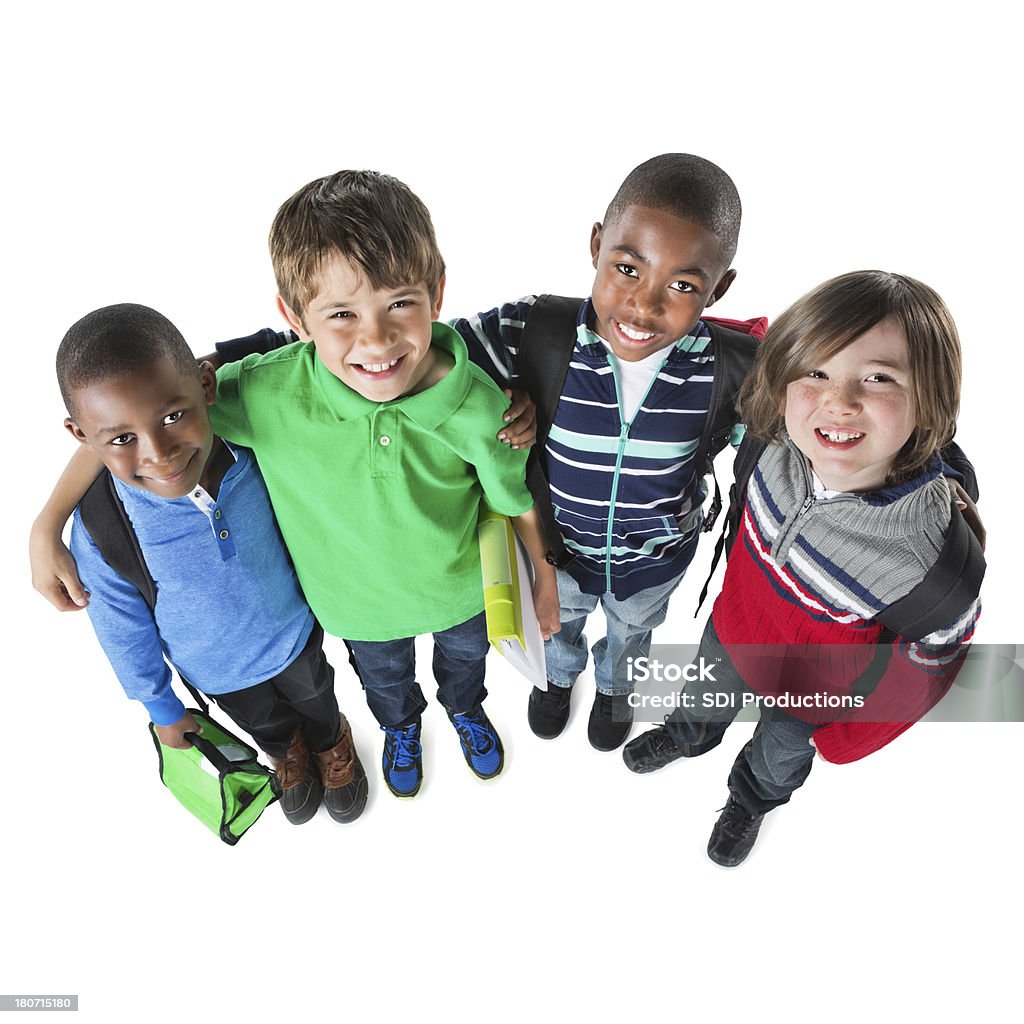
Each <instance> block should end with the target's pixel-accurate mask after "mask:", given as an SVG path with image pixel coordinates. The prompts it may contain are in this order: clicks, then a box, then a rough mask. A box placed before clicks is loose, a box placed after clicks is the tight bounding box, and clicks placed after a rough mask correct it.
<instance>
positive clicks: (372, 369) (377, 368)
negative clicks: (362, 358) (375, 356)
mask: <svg viewBox="0 0 1024 1024" xmlns="http://www.w3.org/2000/svg"><path fill="white" fill-rule="evenodd" d="M397 362H398V360H397V359H392V360H391V362H390V363H360V364H359V365H360V366H361V367H362V368H363V369H364V370H367V371H368V372H369V373H383V372H384V371H385V370H390V369H391V367H392V366H394V365H395V363H397Z"/></svg>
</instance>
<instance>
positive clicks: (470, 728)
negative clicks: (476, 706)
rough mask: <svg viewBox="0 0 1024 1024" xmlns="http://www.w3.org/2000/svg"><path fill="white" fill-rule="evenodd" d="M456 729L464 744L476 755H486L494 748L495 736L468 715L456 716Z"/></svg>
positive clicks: (486, 727)
mask: <svg viewBox="0 0 1024 1024" xmlns="http://www.w3.org/2000/svg"><path fill="white" fill-rule="evenodd" d="M455 729H456V731H457V732H458V734H459V737H460V738H461V739H462V742H463V743H465V744H466V746H467V747H469V749H470V750H472V751H473V753H474V754H486V753H487V752H488V751H490V750H492V749H493V748H494V736H493V734H492V733H491V730H490V728H489V727H488V726H486V725H484V724H483V723H482V722H480V721H479V720H478V719H476V718H470V717H468V716H467V715H456V716H455Z"/></svg>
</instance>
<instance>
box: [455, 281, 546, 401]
mask: <svg viewBox="0 0 1024 1024" xmlns="http://www.w3.org/2000/svg"><path fill="white" fill-rule="evenodd" d="M536 298H537V296H536V295H527V296H526V297H525V298H522V299H518V300H517V301H516V302H506V303H505V304H504V305H502V306H497V307H495V308H494V309H492V310H490V311H489V312H487V313H477V314H476V316H471V317H464V318H460V319H456V320H449V321H448V324H449V326H450V327H454V328H455V330H457V331H458V332H459V334H460V335H462V340H463V341H465V343H466V347H467V348H468V349H469V358H470V359H471V360H472V361H473V362H474V363H476V365H477V366H479V367H480V369H481V370H483V371H484V372H485V373H486V374H487V375H488V376H489V377H490V378H491V380H493V381H494V383H495V384H497V385H498V387H499V388H506V387H508V382H509V380H510V379H511V378H512V377H513V376H514V375H515V372H516V371H515V367H516V356H517V354H518V351H519V336H520V335H521V334H522V333H523V325H524V324H525V323H526V318H527V317H528V316H529V314H530V309H531V307H532V306H533V304H534V302H535V301H536Z"/></svg>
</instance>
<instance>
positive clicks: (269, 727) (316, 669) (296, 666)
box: [212, 623, 341, 757]
mask: <svg viewBox="0 0 1024 1024" xmlns="http://www.w3.org/2000/svg"><path fill="white" fill-rule="evenodd" d="M323 641H324V631H323V629H321V628H320V624H319V623H316V624H315V625H314V626H313V632H312V633H310V635H309V640H307V641H306V646H305V647H304V648H303V649H302V652H301V653H300V654H299V656H298V657H297V658H296V659H295V660H294V661H293V662H292V663H291V664H290V665H289V666H288V667H287V668H286V669H284V671H282V672H279V673H278V674H277V675H276V676H274V677H273V678H272V679H267V680H265V681H264V682H262V683H257V684H256V685H255V686H249V687H246V688H245V689H244V690H235V691H234V693H218V694H216V695H214V696H213V697H212V699H213V700H214V701H215V702H216V704H217V706H218V707H219V708H221V709H222V710H223V711H224V713H225V714H227V715H228V716H229V717H230V718H231V719H232V720H233V721H234V722H236V723H237V724H238V725H240V726H241V727H242V728H243V729H244V730H245V731H246V732H247V733H249V735H250V736H252V738H253V739H254V740H255V741H256V743H257V744H258V745H259V746H260V747H262V749H263V750H265V751H266V752H267V753H268V754H269V755H270V756H271V757H284V756H285V754H286V753H287V752H288V747H289V745H290V743H291V741H292V737H293V736H294V735H295V731H296V729H298V728H300V727H301V728H302V733H303V735H304V736H305V737H306V742H307V743H308V744H309V747H310V749H311V750H330V749H331V747H333V746H334V744H335V743H337V742H338V733H339V732H340V731H341V716H340V714H339V712H338V700H337V698H336V697H335V696H334V669H333V668H332V667H331V663H330V662H329V661H328V660H327V657H326V655H325V654H324V648H323Z"/></svg>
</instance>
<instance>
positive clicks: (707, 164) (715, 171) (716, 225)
mask: <svg viewBox="0 0 1024 1024" xmlns="http://www.w3.org/2000/svg"><path fill="white" fill-rule="evenodd" d="M630 206H646V207H649V208H650V209H653V210H666V211H668V212H669V213H671V214H674V215H675V216H676V217H679V218H681V219H682V220H692V221H693V222H694V223H696V224H699V225H700V226H701V227H702V228H704V229H705V230H707V231H710V232H711V233H712V234H713V235H717V236H718V239H719V241H720V242H721V243H722V256H723V259H724V261H725V264H726V266H728V265H729V264H730V263H731V262H732V258H733V257H734V256H735V255H736V245H737V243H738V241H739V235H740V220H741V217H742V213H743V209H742V207H741V205H740V194H739V192H737V191H736V186H735V185H734V184H733V180H732V178H730V177H729V175H728V174H726V173H725V171H723V170H722V168H721V167H719V166H718V165H717V164H713V163H712V162H711V161H710V160H705V159H704V158H703V157H699V156H693V155H692V154H690V153H662V154H661V155H660V156H655V157H651V159H650V160H646V161H644V163H642V164H640V166H639V167H634V168H633V170H632V171H630V172H629V174H628V175H626V180H625V181H623V183H622V184H621V185H620V186H619V190H618V192H616V193H615V197H614V198H613V199H612V201H611V203H610V204H609V206H608V210H607V212H606V213H605V215H604V222H605V224H612V223H614V222H615V221H616V220H617V219H618V218H619V217H621V216H622V214H623V213H625V211H626V209H627V208H628V207H630Z"/></svg>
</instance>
